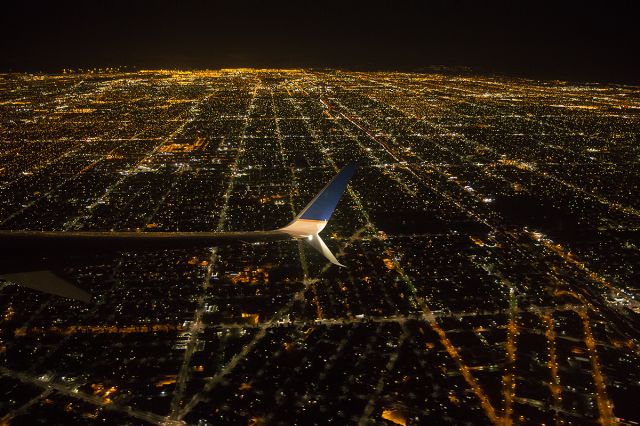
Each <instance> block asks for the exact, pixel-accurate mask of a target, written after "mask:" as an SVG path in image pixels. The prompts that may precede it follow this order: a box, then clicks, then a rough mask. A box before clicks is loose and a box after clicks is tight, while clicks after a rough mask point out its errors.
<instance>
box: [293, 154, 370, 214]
mask: <svg viewBox="0 0 640 426" xmlns="http://www.w3.org/2000/svg"><path fill="white" fill-rule="evenodd" d="M358 166H359V163H353V164H349V165H348V166H345V167H343V168H342V170H340V172H339V173H338V174H337V175H336V176H335V177H334V178H333V179H331V181H330V182H329V183H328V184H327V185H326V186H325V187H324V188H323V189H322V191H320V192H319V193H318V195H316V196H315V197H314V199H313V200H311V202H310V203H309V204H307V206H306V207H305V208H304V210H302V211H301V212H300V214H299V215H298V216H296V219H307V220H324V221H328V220H329V219H330V218H331V214H333V211H334V210H335V208H336V205H337V204H338V201H340V197H342V194H343V193H344V190H345V189H346V188H347V184H348V183H349V181H350V180H351V177H352V176H353V174H354V173H355V171H356V169H357V168H358Z"/></svg>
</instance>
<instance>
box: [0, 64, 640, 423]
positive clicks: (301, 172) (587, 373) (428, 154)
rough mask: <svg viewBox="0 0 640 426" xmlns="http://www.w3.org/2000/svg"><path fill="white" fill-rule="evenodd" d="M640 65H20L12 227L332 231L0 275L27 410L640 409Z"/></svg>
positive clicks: (463, 412)
mask: <svg viewBox="0 0 640 426" xmlns="http://www.w3.org/2000/svg"><path fill="white" fill-rule="evenodd" d="M639 134H640V91H639V90H638V87H636V86H625V85H615V84H586V83H581V84H577V83H576V84H574V83H568V82H564V81H538V80H532V79H524V78H511V77H505V76H492V75H486V76H483V75H479V74H472V73H470V72H463V71H460V70H453V69H441V70H434V71H429V72H425V73H400V72H355V71H340V70H330V69H290V70H277V69H269V70H259V69H221V70H211V71H168V70H148V71H146V70H139V71H122V70H118V69H101V70H90V71H87V70H84V71H69V70H67V71H65V72H64V73H59V74H24V73H8V74H0V229H3V230H44V231H134V232H141V233H143V232H168V231H181V232H182V231H184V232H186V231H190V232H191V231H245V230H269V229H275V228H278V227H282V226H284V225H286V224H287V223H288V222H290V221H291V220H292V219H293V217H294V216H295V215H296V214H297V213H298V212H300V210H301V209H302V208H303V207H304V206H305V205H306V204H307V203H308V202H309V201H310V200H311V199H312V198H313V196H314V195H315V194H316V193H317V192H318V191H319V190H320V189H321V188H322V187H323V186H324V185H325V184H326V183H327V182H328V181H329V180H330V179H331V177H332V176H334V175H335V174H336V173H337V172H338V170H340V169H341V168H342V167H343V166H345V165H347V164H352V163H354V162H359V164H360V166H359V169H358V171H357V173H356V175H355V176H354V177H353V179H352V180H351V183H350V185H349V187H348V190H347V192H346V193H345V194H344V196H343V197H342V200H341V201H340V203H339V204H338V207H337V209H336V211H335V213H334V215H333V218H332V220H331V221H330V222H329V224H328V225H327V228H326V229H325V230H324V232H323V238H324V241H325V242H326V244H327V245H328V246H329V247H330V249H331V251H333V252H334V253H335V254H336V257H337V258H338V260H339V261H340V263H342V264H344V265H346V267H345V268H341V267H337V266H334V265H331V264H330V263H328V262H327V261H326V259H325V258H324V257H322V256H321V255H320V254H319V253H317V252H316V251H314V250H313V249H310V248H309V247H308V246H307V245H306V244H304V242H303V241H290V242H264V243H252V244H233V245H228V246H219V247H212V248H211V249H198V250H186V249H180V250H151V251H122V252H118V253H117V254H114V255H103V254H100V255H98V254H92V253H87V254H86V256H85V257H84V258H83V262H82V264H81V265H78V266H77V267H74V268H72V269H66V270H65V271H63V273H64V274H66V276H68V277H71V278H73V280H74V282H75V283H77V285H78V286H79V287H81V288H82V289H84V290H85V291H87V292H89V293H90V294H91V295H92V300H91V302H90V303H82V302H79V301H74V300H69V299H65V298H62V297H57V296H53V295H49V294H45V293H41V292H36V291H34V290H31V289H28V288H24V287H20V286H17V285H14V284H12V283H10V282H1V281H0V395H1V396H0V424H11V425H33V424H87V423H95V424H132V425H133V424H135V425H138V424H155V425H170V424H193V425H222V424H230V425H238V424H248V425H262V424H275V425H293V424H300V425H307V424H333V425H343V424H354V425H370V424H376V425H394V424H396V425H422V424H452V425H465V424H469V425H471V424H473V425H477V424H496V425H511V424H532V425H534V424H535V425H540V424H574V425H581V424H601V425H610V424H615V423H622V424H638V423H640V410H638V409H637V404H638V401H640V369H639V368H638V364H639V362H640V293H639V292H640V289H639V285H640V284H639V283H640V195H639V189H640V144H639V142H640V141H639V139H638V135H639Z"/></svg>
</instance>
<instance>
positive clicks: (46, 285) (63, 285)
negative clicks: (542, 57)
mask: <svg viewBox="0 0 640 426" xmlns="http://www.w3.org/2000/svg"><path fill="white" fill-rule="evenodd" d="M0 278H2V279H4V280H6V281H9V282H12V283H14V284H18V285H21V286H23V287H28V288H30V289H33V290H38V291H41V292H43V293H49V294H55V295H56V296H62V297H67V298H69V299H74V300H79V301H81V302H85V303H89V301H90V300H91V295H90V294H89V293H87V292H86V291H84V290H82V289H80V288H78V287H76V286H75V285H73V284H71V283H70V282H68V281H66V280H63V279H62V278H60V277H59V276H57V275H56V274H54V273H53V272H51V271H29V272H18V273H13V274H2V275H0Z"/></svg>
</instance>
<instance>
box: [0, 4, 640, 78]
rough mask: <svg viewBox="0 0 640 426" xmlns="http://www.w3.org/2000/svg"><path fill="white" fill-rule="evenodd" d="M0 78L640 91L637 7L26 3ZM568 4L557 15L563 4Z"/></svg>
mask: <svg viewBox="0 0 640 426" xmlns="http://www.w3.org/2000/svg"><path fill="white" fill-rule="evenodd" d="M16 3H18V4H14V5H12V6H8V5H3V6H2V7H3V10H2V12H1V17H0V32H1V40H0V69H1V70H5V71H6V70H14V71H19V70H28V71H57V70H60V69H61V68H78V67H94V66H96V67H101V66H114V65H127V66H132V67H138V68H159V67H169V68H218V67H234V66H253V67H295V66H311V67H343V68H357V69H400V70H418V69H420V68H423V67H427V66H429V65H439V64H443V65H465V66H471V67H474V68H476V69H479V70H482V71H492V72H502V73H510V74H521V75H527V76H532V77H541V78H563V79H569V80H593V81H618V82H627V83H638V82H640V73H639V72H638V67H637V65H638V63H639V60H638V57H639V56H640V55H639V53H640V49H639V48H638V41H640V37H639V36H638V33H639V32H638V31H639V27H638V24H637V16H638V15H637V14H635V13H633V11H632V9H633V8H632V5H633V3H634V2H633V1H631V0H628V1H615V0H614V1H606V2H602V3H601V4H600V5H597V6H592V5H590V2H586V1H583V2H573V1H570V2H562V1H556V2H531V1H518V0H513V1H500V2H495V1H494V2H490V1H482V0H475V1H462V0H460V1H456V0H449V1H445V0H440V1H390V0H387V1H385V2H373V1H369V2H363V1H348V0H343V1H341V2H338V1H332V0H326V1H322V0H320V1H298V2H282V1H249V0H245V1H237V0H236V1H225V2H222V1H215V0H211V1H197V2H187V1H167V0H155V1H152V0H151V1H149V0H144V1H134V0H129V1H126V2H125V1H119V0H113V1H108V2H102V1H97V0H85V1H84V2H69V1H46V2H36V1H20V2H16ZM560 4H561V5H560Z"/></svg>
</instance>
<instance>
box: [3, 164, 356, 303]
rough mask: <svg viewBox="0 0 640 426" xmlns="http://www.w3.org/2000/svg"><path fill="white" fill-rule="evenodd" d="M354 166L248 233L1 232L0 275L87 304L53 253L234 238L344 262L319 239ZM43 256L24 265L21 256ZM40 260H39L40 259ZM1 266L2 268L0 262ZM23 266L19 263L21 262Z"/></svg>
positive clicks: (200, 244) (152, 247) (221, 242)
mask: <svg viewBox="0 0 640 426" xmlns="http://www.w3.org/2000/svg"><path fill="white" fill-rule="evenodd" d="M357 168H358V164H351V165H348V166H346V167H344V168H343V169H342V170H340V172H339V173H338V174H337V175H336V176H335V177H334V178H333V179H332V180H331V181H330V182H329V183H328V184H327V185H326V186H325V187H324V188H323V189H322V190H321V191H320V192H319V193H318V195H316V196H315V197H314V198H313V200H311V202H310V203H309V204H307V206H306V207H305V208H304V209H303V210H302V211H301V212H300V214H298V215H297V216H296V217H295V219H294V220H293V221H292V222H290V223H289V224H288V225H286V226H285V227H283V228H279V229H275V230H272V231H248V232H127V231H125V232H113V231H103V232H85V231H5V230H0V260H2V262H0V278H1V279H5V280H7V281H10V282H13V283H15V284H19V285H22V286H25V287H28V288H32V289H34V290H39V291H43V292H46V293H51V294H55V295H58V296H63V297H68V298H71V299H75V300H81V301H84V302H88V301H89V300H90V296H89V294H88V293H86V292H85V291H83V290H81V289H79V288H78V287H75V286H74V285H72V284H71V283H69V282H67V281H65V280H64V279H62V278H60V277H59V276H57V275H56V274H54V273H53V272H51V271H50V269H51V268H52V267H51V264H52V263H53V262H52V260H51V258H52V257H54V255H58V256H59V255H61V254H62V255H63V256H67V255H73V254H80V256H83V255H84V254H85V253H91V254H93V253H100V252H114V251H131V250H158V249H177V248H195V247H215V246H219V245H226V244H231V243H233V242H263V241H282V240H290V239H292V238H293V239H303V240H304V241H306V242H307V243H308V244H309V245H310V246H311V247H313V248H314V249H316V250H318V251H319V252H320V253H321V254H322V255H323V256H324V257H325V258H326V259H327V260H328V261H329V262H331V263H333V264H334V265H338V266H344V265H342V264H341V263H340V262H339V261H338V260H337V259H336V257H335V256H334V255H333V253H331V251H330V250H329V248H328V247H327V245H326V244H325V243H324V241H322V239H321V238H320V235H319V233H320V232H321V231H322V230H323V229H324V227H325V226H326V225H327V222H328V221H329V219H330V218H331V215H332V214H333V211H334V210H335V208H336V205H337V204H338V202H339V201H340V198H341V197H342V194H343V193H344V191H345V190H346V188H347V184H348V183H349V180H350V179H351V177H352V176H353V174H354V173H355V171H356V169H357ZM36 258H42V259H44V260H43V261H42V262H49V263H44V264H40V263H38V262H35V261H34V263H32V264H25V265H23V264H22V263H21V262H23V261H24V260H25V259H36ZM42 262H41V263H42ZM2 265H4V266H2ZM20 265H22V266H20ZM7 272H11V273H7Z"/></svg>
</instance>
